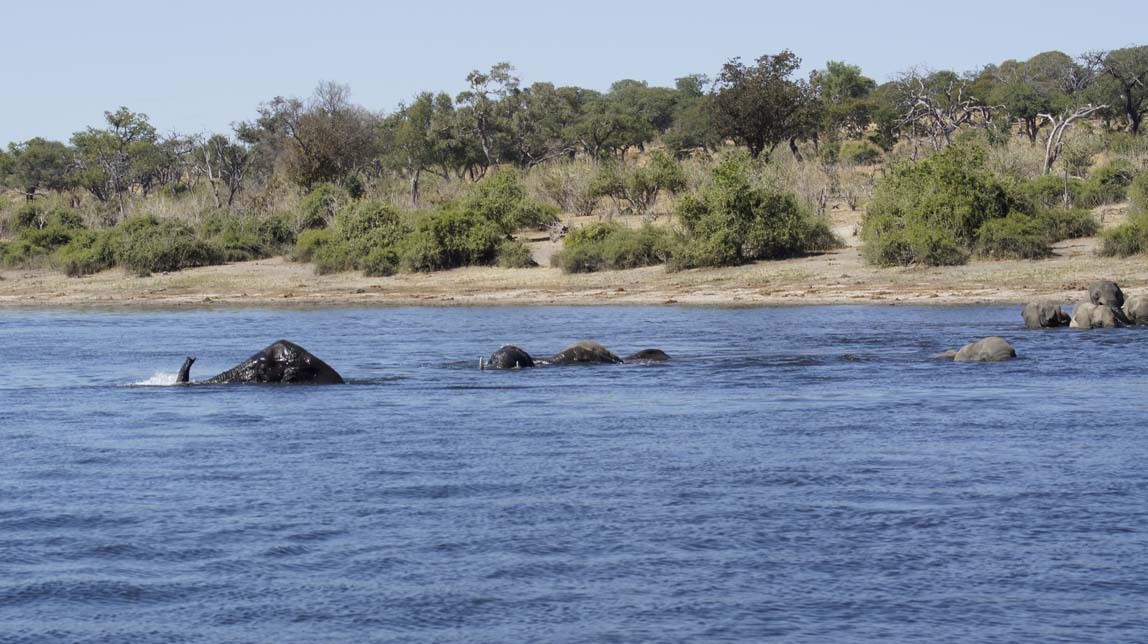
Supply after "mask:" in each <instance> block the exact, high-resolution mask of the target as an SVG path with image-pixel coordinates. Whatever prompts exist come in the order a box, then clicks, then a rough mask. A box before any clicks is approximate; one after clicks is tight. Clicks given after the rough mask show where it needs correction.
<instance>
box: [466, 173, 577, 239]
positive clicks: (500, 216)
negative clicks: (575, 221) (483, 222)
mask: <svg viewBox="0 0 1148 644" xmlns="http://www.w3.org/2000/svg"><path fill="white" fill-rule="evenodd" d="M460 209H461V210H464V211H466V212H468V213H470V214H473V215H478V216H480V217H484V218H486V219H488V220H490V221H491V222H493V223H494V224H495V225H497V226H498V227H499V229H501V230H502V232H503V233H505V234H510V233H512V232H514V231H515V230H517V229H519V228H545V227H547V226H549V225H550V224H552V223H554V222H555V221H558V212H559V211H558V208H557V207H555V206H551V205H548V204H541V203H538V202H536V201H532V200H531V199H528V198H527V196H526V189H525V188H523V186H522V182H521V181H520V180H519V178H518V174H517V173H515V172H514V171H512V170H500V171H498V172H496V173H494V175H493V176H490V177H487V178H485V179H483V180H482V181H479V182H478V183H477V184H475V186H474V189H473V191H472V192H471V194H470V195H469V196H468V197H466V198H465V199H463V201H462V203H461V204H460Z"/></svg>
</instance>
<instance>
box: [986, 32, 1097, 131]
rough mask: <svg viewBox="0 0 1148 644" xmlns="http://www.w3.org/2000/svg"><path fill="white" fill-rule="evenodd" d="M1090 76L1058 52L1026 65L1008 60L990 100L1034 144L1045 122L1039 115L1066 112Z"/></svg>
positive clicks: (1003, 66) (999, 70) (1044, 55)
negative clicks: (1063, 110)
mask: <svg viewBox="0 0 1148 644" xmlns="http://www.w3.org/2000/svg"><path fill="white" fill-rule="evenodd" d="M1087 76H1088V74H1087V70H1084V69H1082V68H1080V66H1079V65H1077V64H1076V63H1075V62H1074V61H1073V60H1072V58H1070V57H1069V56H1068V55H1066V54H1063V53H1061V52H1059V51H1046V52H1044V53H1041V54H1037V55H1036V56H1033V57H1032V58H1030V59H1028V60H1027V61H1024V62H1016V61H1011V60H1010V61H1005V62H1004V63H1001V65H1000V67H999V68H998V69H997V77H998V80H999V84H998V85H997V86H996V87H995V88H994V89H993V90H992V93H991V95H990V100H991V102H993V103H996V104H1000V105H1001V106H1002V107H1003V108H1004V109H1005V111H1006V112H1007V113H1008V115H1009V116H1010V117H1011V118H1013V119H1015V120H1017V121H1019V122H1020V123H1021V125H1022V128H1023V131H1024V133H1025V135H1026V136H1028V139H1029V141H1031V142H1033V143H1035V142H1036V139H1037V136H1038V134H1039V132H1040V127H1041V125H1042V124H1043V122H1044V119H1043V118H1042V117H1041V116H1040V115H1041V114H1052V113H1058V112H1060V111H1061V110H1062V109H1064V107H1065V104H1066V102H1067V101H1068V97H1069V96H1071V95H1072V94H1074V93H1076V92H1077V91H1078V90H1079V89H1080V88H1081V87H1082V86H1083V84H1084V83H1085V82H1086V78H1087Z"/></svg>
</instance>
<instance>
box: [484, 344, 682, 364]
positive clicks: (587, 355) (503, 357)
mask: <svg viewBox="0 0 1148 644" xmlns="http://www.w3.org/2000/svg"><path fill="white" fill-rule="evenodd" d="M669 359H670V356H669V355H667V354H666V352H665V351H662V350H661V349H643V350H641V351H639V352H637V353H634V354H631V355H629V356H626V357H625V358H620V357H618V356H617V355H616V354H615V353H614V352H612V351H610V350H609V349H607V348H606V347H604V346H602V345H601V344H598V343H597V342H591V341H589V340H583V341H582V342H575V343H574V344H572V345H570V346H568V347H566V348H565V349H563V350H561V351H559V352H558V353H556V354H555V355H553V356H551V357H549V358H539V359H537V360H535V359H534V358H533V357H532V356H531V355H530V354H529V353H527V352H526V351H524V350H522V349H520V348H519V347H516V346H514V345H512V344H508V345H505V346H503V347H501V348H500V349H499V350H498V351H495V352H494V353H493V354H491V356H490V359H488V360H487V361H486V362H485V363H483V366H484V367H485V368H487V369H524V368H527V367H534V366H537V365H539V364H563V365H566V364H621V363H623V362H665V361H666V360H669Z"/></svg>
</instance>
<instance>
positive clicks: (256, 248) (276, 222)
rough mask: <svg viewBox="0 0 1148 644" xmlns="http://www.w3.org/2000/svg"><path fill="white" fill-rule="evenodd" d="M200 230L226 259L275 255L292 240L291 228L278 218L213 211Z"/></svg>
mask: <svg viewBox="0 0 1148 644" xmlns="http://www.w3.org/2000/svg"><path fill="white" fill-rule="evenodd" d="M200 230H201V233H202V235H203V237H204V238H205V239H206V240H207V241H208V242H210V243H211V244H213V245H215V246H216V247H217V248H219V249H220V250H221V251H222V253H223V259H224V261H228V262H241V261H247V260H252V259H261V258H264V257H271V256H273V255H279V254H282V253H283V252H284V251H285V250H286V249H287V248H289V247H290V245H291V244H293V243H294V242H295V231H294V230H293V229H292V227H291V226H290V225H288V223H287V222H286V221H284V220H283V219H281V218H266V217H254V216H250V215H236V214H231V213H217V214H215V215H212V216H210V217H208V218H207V219H206V220H205V221H204V222H203V224H202V226H201V227H200Z"/></svg>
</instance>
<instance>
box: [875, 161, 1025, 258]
mask: <svg viewBox="0 0 1148 644" xmlns="http://www.w3.org/2000/svg"><path fill="white" fill-rule="evenodd" d="M1013 210H1017V211H1018V212H1020V213H1021V214H1030V213H1031V210H1032V207H1031V205H1029V204H1027V203H1025V202H1024V200H1020V199H1017V198H1016V197H1014V196H1013V195H1011V194H1010V193H1009V192H1008V190H1006V189H1005V187H1004V185H1003V184H1002V183H1001V182H1000V181H999V180H998V179H997V178H995V177H994V176H993V175H992V174H991V173H989V172H988V171H987V170H986V169H985V152H984V149H983V148H982V147H981V146H980V145H977V144H974V143H958V144H954V145H951V146H949V147H948V148H946V149H945V150H944V151H942V152H939V153H937V154H934V155H933V156H931V157H929V158H927V159H925V160H924V161H919V162H917V163H901V164H898V165H897V166H895V167H894V168H893V169H892V172H891V173H890V174H889V176H888V177H886V178H885V179H884V180H882V181H881V182H880V183H879V184H877V190H876V192H875V194H874V195H873V199H872V200H871V201H870V202H869V205H868V207H867V208H866V213H865V218H864V221H863V225H862V240H863V241H864V248H863V249H862V251H863V254H864V257H865V259H866V260H867V261H868V262H870V263H873V264H877V265H881V266H892V265H907V264H925V265H930V266H934V265H947V264H960V263H963V262H965V261H967V259H968V255H969V252H970V251H971V250H972V248H973V246H974V244H975V243H976V241H977V236H978V232H979V231H980V229H981V227H982V226H983V225H984V224H985V223H986V222H988V221H990V220H993V219H998V218H1000V217H1004V216H1005V215H1007V214H1008V213H1010V212H1011V211H1013Z"/></svg>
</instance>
